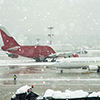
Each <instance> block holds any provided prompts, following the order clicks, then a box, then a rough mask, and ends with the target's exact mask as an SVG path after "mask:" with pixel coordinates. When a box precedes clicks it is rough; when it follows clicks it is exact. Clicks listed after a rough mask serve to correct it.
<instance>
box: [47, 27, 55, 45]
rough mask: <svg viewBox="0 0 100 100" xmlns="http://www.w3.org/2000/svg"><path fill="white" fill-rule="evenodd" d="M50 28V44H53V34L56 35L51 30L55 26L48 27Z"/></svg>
mask: <svg viewBox="0 0 100 100" xmlns="http://www.w3.org/2000/svg"><path fill="white" fill-rule="evenodd" d="M47 28H48V29H50V34H48V36H50V44H52V40H51V38H52V36H54V35H53V34H52V33H51V30H52V29H53V28H54V27H47Z"/></svg>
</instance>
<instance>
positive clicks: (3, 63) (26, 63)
mask: <svg viewBox="0 0 100 100" xmlns="http://www.w3.org/2000/svg"><path fill="white" fill-rule="evenodd" d="M0 62H1V63H0V66H2V67H3V66H9V67H11V66H19V67H21V66H32V67H36V66H47V65H48V66H49V65H52V64H53V62H38V63H37V62H32V61H24V62H23V61H17V60H14V61H12V62H11V60H5V61H2V60H0Z"/></svg>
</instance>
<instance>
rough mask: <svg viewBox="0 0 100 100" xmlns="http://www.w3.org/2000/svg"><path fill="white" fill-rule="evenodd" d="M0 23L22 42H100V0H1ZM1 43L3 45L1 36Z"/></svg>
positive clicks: (97, 43) (84, 43)
mask: <svg viewBox="0 0 100 100" xmlns="http://www.w3.org/2000/svg"><path fill="white" fill-rule="evenodd" d="M0 25H1V26H4V27H5V28H6V29H7V30H8V31H9V33H10V34H11V36H13V37H14V38H15V39H16V41H17V42H18V43H19V44H21V45H34V44H36V39H37V38H40V44H48V43H49V40H50V37H49V36H48V34H49V33H50V30H49V29H47V27H48V26H53V27H54V29H52V31H51V33H52V34H54V36H53V37H52V41H53V43H54V44H57V43H62V44H72V45H75V46H77V45H90V46H92V45H100V0H0ZM0 45H2V42H1V38H0Z"/></svg>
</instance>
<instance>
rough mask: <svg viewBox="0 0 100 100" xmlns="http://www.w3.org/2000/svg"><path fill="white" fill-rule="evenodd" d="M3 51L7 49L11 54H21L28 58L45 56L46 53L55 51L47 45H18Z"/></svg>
mask: <svg viewBox="0 0 100 100" xmlns="http://www.w3.org/2000/svg"><path fill="white" fill-rule="evenodd" d="M2 50H4V51H8V52H10V53H13V54H17V55H21V56H24V57H29V58H41V59H42V58H43V59H44V58H46V57H47V56H48V55H50V54H52V53H55V51H54V50H53V49H52V48H51V47H49V46H18V48H14V49H12V48H11V49H8V50H7V49H4V47H3V48H2Z"/></svg>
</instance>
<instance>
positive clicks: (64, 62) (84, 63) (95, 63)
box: [52, 57, 100, 73]
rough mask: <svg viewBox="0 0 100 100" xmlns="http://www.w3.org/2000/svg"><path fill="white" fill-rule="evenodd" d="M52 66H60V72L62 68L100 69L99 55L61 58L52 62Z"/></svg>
mask: <svg viewBox="0 0 100 100" xmlns="http://www.w3.org/2000/svg"><path fill="white" fill-rule="evenodd" d="M52 66H53V67H56V68H60V69H61V73H63V69H72V68H83V69H84V68H87V69H88V70H89V71H97V72H99V70H100V57H77V58H63V59H60V60H59V61H56V62H54V64H53V65H52Z"/></svg>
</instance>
